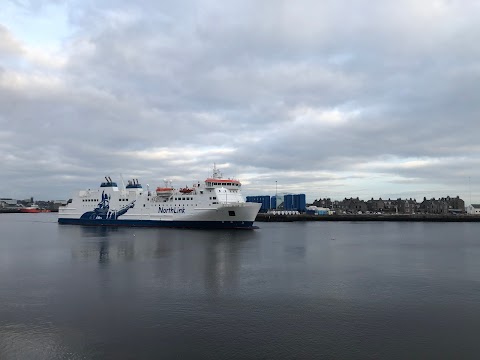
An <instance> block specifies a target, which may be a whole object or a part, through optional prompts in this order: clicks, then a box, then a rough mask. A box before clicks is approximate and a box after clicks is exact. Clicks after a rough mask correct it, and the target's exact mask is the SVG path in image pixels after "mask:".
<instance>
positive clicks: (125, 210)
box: [58, 166, 261, 229]
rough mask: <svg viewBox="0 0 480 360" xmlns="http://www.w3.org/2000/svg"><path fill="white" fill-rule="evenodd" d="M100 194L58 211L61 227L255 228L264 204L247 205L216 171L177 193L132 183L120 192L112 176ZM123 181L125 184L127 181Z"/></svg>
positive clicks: (236, 184)
mask: <svg viewBox="0 0 480 360" xmlns="http://www.w3.org/2000/svg"><path fill="white" fill-rule="evenodd" d="M105 180H106V181H105V182H102V183H101V184H100V187H99V188H97V189H88V190H81V191H78V192H76V193H75V194H74V195H73V197H72V200H71V201H70V202H69V203H68V204H67V205H65V206H61V207H60V208H59V211H58V212H59V214H58V222H59V223H60V224H80V225H99V226H146V227H173V228H220V229H228V228H242V229H254V228H256V227H255V226H254V225H253V223H254V221H255V218H256V216H257V214H258V211H259V210H260V206H261V204H259V203H250V202H245V200H244V198H243V196H242V194H241V183H240V181H239V180H236V179H225V178H223V177H222V174H221V172H220V171H219V170H218V169H217V168H216V167H215V166H214V168H213V173H212V176H211V177H209V178H207V179H206V180H205V181H204V182H203V183H200V182H197V183H195V184H193V185H192V186H191V187H188V186H185V187H183V188H178V189H175V188H173V187H172V186H171V181H170V182H169V181H166V180H165V184H164V186H162V187H157V188H156V190H155V191H151V190H150V188H149V186H148V185H147V189H144V188H143V186H142V185H141V184H140V183H139V182H138V179H132V180H129V181H128V184H127V185H126V186H125V185H123V186H122V187H121V188H120V187H119V186H118V185H117V183H116V182H114V181H112V179H111V178H110V177H108V176H107V177H105ZM122 182H123V181H122Z"/></svg>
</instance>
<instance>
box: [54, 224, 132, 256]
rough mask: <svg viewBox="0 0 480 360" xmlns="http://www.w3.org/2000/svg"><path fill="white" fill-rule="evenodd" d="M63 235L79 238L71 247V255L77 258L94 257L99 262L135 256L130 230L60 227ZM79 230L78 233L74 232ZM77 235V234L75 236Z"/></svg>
mask: <svg viewBox="0 0 480 360" xmlns="http://www.w3.org/2000/svg"><path fill="white" fill-rule="evenodd" d="M60 229H61V231H62V233H64V232H68V234H65V237H69V238H80V240H78V241H76V242H75V244H74V247H73V248H72V256H73V257H74V258H78V259H84V260H87V259H96V260H97V261H98V262H99V263H101V264H107V263H109V262H111V261H118V260H120V261H129V260H132V259H133V258H134V257H135V245H134V241H133V240H131V237H130V231H129V230H128V229H121V228H115V227H111V228H107V227H90V226H81V227H70V226H69V227H68V228H67V227H61V228H60ZM76 232H79V234H74V233H76ZM75 235H77V236H75Z"/></svg>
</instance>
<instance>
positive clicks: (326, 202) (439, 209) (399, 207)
mask: <svg viewBox="0 0 480 360" xmlns="http://www.w3.org/2000/svg"><path fill="white" fill-rule="evenodd" d="M312 205H313V206H317V207H320V208H328V209H332V210H335V211H336V212H337V213H340V214H348V213H350V214H358V213H367V212H369V213H393V214H448V213H464V212H465V202H464V201H463V200H462V199H460V197H459V196H457V197H450V196H447V197H443V198H439V199H435V198H432V199H427V198H425V197H424V198H423V201H422V202H417V200H416V199H412V198H410V199H400V198H398V199H396V200H392V199H388V200H383V199H382V198H379V199H376V200H375V199H373V198H372V199H370V200H367V201H364V200H360V199H359V198H358V197H357V198H345V199H344V200H341V201H338V200H335V201H332V200H331V199H329V198H326V199H319V200H315V201H314V202H313V203H312Z"/></svg>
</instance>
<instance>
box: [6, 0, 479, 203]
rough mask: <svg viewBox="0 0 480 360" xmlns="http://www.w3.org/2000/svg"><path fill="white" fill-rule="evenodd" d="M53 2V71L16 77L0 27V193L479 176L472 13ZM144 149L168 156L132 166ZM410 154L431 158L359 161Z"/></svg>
mask: <svg viewBox="0 0 480 360" xmlns="http://www.w3.org/2000/svg"><path fill="white" fill-rule="evenodd" d="M62 4H66V5H67V8H68V10H69V13H68V19H69V21H70V25H71V26H72V32H71V35H70V36H69V37H68V38H65V39H64V43H63V54H62V55H63V56H64V57H65V58H66V64H65V65H64V66H63V67H61V68H59V69H57V70H51V69H49V70H45V69H44V68H40V67H39V68H38V69H35V68H34V67H35V64H30V68H27V69H22V66H21V64H22V63H24V62H25V61H26V60H25V59H26V58H25V56H26V55H25V53H24V52H22V51H21V50H20V49H21V47H20V46H19V45H18V44H20V43H21V39H18V38H15V34H12V33H10V32H9V31H8V29H6V28H0V52H2V54H7V53H8V56H9V60H8V61H5V60H3V58H2V60H1V61H0V68H1V69H3V70H2V71H0V106H1V107H0V108H1V110H0V124H1V126H2V129H3V130H4V131H6V132H8V137H7V140H5V141H3V139H4V138H2V145H0V159H2V161H3V162H4V166H5V168H6V170H5V172H4V173H3V175H2V176H3V177H4V178H3V179H2V182H3V183H4V184H5V185H6V186H5V188H4V189H2V192H3V193H5V191H8V189H9V188H10V187H11V186H13V184H15V186H16V187H18V188H19V190H18V191H19V192H21V193H25V195H29V194H28V193H26V192H27V191H31V190H30V189H32V188H33V187H32V183H33V182H32V180H29V179H38V180H39V181H40V182H42V183H44V182H47V179H52V178H62V179H65V180H64V182H63V184H65V185H64V186H63V185H62V188H61V189H60V188H59V189H51V188H48V187H47V186H45V187H41V186H39V181H35V183H36V186H37V188H38V189H39V190H38V195H39V196H44V197H48V196H50V197H62V196H63V197H66V196H68V192H65V191H67V188H71V187H80V186H92V185H91V184H92V182H93V183H95V181H96V179H97V177H98V176H99V175H100V176H103V175H104V174H105V173H107V174H109V173H110V174H119V173H123V174H124V175H125V176H138V177H139V176H140V175H141V177H142V178H144V179H145V181H144V182H149V183H152V184H153V183H155V181H157V182H158V178H159V177H160V178H163V177H175V176H176V177H177V178H181V177H183V178H186V179H190V180H196V179H198V178H200V179H201V178H202V177H204V176H206V174H207V169H208V168H209V167H210V166H211V165H212V163H213V162H216V163H219V164H225V170H227V171H233V172H234V173H236V174H240V175H241V174H247V175H252V174H253V179H252V184H251V186H252V187H251V191H252V192H256V193H258V192H260V191H261V189H262V186H265V188H266V189H268V188H271V186H272V180H273V179H278V180H282V182H283V183H284V184H285V186H286V187H287V188H288V189H289V190H291V191H295V189H296V190H297V191H306V192H307V193H309V194H311V196H313V195H316V194H320V193H329V192H328V187H330V188H332V189H335V190H332V192H331V193H332V194H334V195H338V196H343V195H345V196H348V194H349V192H350V193H351V192H354V191H359V192H360V193H361V194H365V195H366V196H367V197H369V195H370V194H371V195H372V196H374V195H379V194H380V193H379V191H380V190H378V191H377V186H375V184H374V183H372V184H370V185H368V186H367V187H365V186H366V185H365V184H364V183H362V181H367V180H368V179H370V178H373V179H377V178H376V175H378V176H379V178H380V180H372V181H382V182H383V183H385V184H390V186H391V189H392V190H391V191H390V194H395V193H408V192H409V191H410V192H411V193H413V192H414V191H415V190H414V187H415V183H412V179H415V181H418V182H419V184H420V185H421V184H428V183H434V184H436V185H435V186H436V188H438V189H443V188H448V187H451V188H455V184H456V183H458V182H460V181H461V179H462V177H464V176H466V174H470V176H472V177H475V176H476V177H477V178H478V176H479V175H480V174H479V172H478V171H477V170H475V169H476V168H478V167H477V166H476V164H477V162H478V161H479V157H478V156H477V155H476V152H475V149H476V148H475V147H474V146H476V142H477V139H476V137H477V135H478V133H479V131H480V128H479V126H480V125H479V122H478V121H477V117H478V113H479V105H478V104H479V103H480V102H479V101H478V98H477V97H478V95H477V94H479V93H480V91H479V90H480V88H479V85H478V84H480V82H479V81H478V77H479V74H480V70H479V67H478V56H479V53H478V52H479V51H480V50H478V47H477V46H476V39H477V38H478V35H479V33H480V27H479V26H480V25H478V24H477V21H476V19H475V16H474V14H475V11H476V10H478V5H477V4H476V3H475V2H461V3H460V2H455V1H450V2H441V1H437V2H422V3H419V2H415V1H409V2H406V3H405V4H403V6H399V5H398V3H397V2H393V1H375V2H373V3H372V2H368V3H365V2H362V1H354V2H351V1H348V2H346V1H326V2H321V3H319V2H318V1H301V2H287V1H285V2H278V1H264V2H261V3H258V2H253V1H246V2H234V3H231V2H230V3H228V4H227V3H218V2H209V1H205V2H200V3H199V2H193V1H180V2H175V3H169V2H160V3H158V2H153V1H152V2H148V1H147V2H142V3H141V4H132V3H131V2H124V1H113V0H111V1H106V2H102V3H101V4H99V3H98V2H94V1H87V2H83V1H82V2H80V1H77V2H66V3H62ZM27 8H29V5H28V4H27ZM22 9H23V8H22ZM22 11H24V9H23V10H22ZM36 12H38V8H37V7H36V6H34V5H31V14H32V15H31V16H35V13H36ZM460 18H461V19H462V20H460ZM32 67H33V69H32ZM18 76H20V77H23V79H24V80H22V81H23V83H20V85H19V83H18V82H15V81H13V80H14V79H17V80H18V78H17V77H18ZM22 84H23V85H22ZM335 111H336V112H338V113H339V117H340V118H341V117H344V118H342V119H340V120H338V121H336V120H335V119H333V120H332V119H331V118H330V117H331V116H332V115H331V114H332V112H335ZM305 114H306V115H305ZM352 114H353V115H352ZM0 136H1V134H0ZM26 142H28V144H29V146H30V147H31V148H29V147H26V146H25V143H26ZM158 149H171V150H172V152H171V153H169V154H168V155H166V156H165V157H158V158H155V157H149V156H147V154H153V153H155V151H158ZM205 149H206V150H205ZM216 149H218V150H225V149H226V150H228V151H216ZM203 150H205V151H203ZM202 151H203V152H202ZM132 154H137V155H135V156H134V155H132ZM138 154H140V155H138ZM422 158H428V159H437V160H438V162H437V163H434V165H432V166H427V165H425V166H422V167H417V168H410V169H407V168H401V167H400V168H395V167H389V168H387V169H386V168H375V166H374V165H371V166H367V165H368V164H374V163H375V162H388V161H393V160H392V159H422ZM459 158H465V159H468V160H466V161H459V162H458V161H456V160H455V159H459ZM359 164H361V165H362V164H363V165H365V167H364V168H363V169H359V168H358V165H359ZM227 171H226V172H227ZM255 174H256V175H255ZM383 177H387V178H388V179H389V180H382V179H383ZM18 178H21V179H22V180H21V181H16V180H17V179H18ZM308 179H316V180H314V182H313V184H315V186H316V187H317V190H316V189H312V188H311V187H308V188H307V189H304V187H306V186H305V184H307V182H308ZM355 182H356V183H355ZM287 184H288V186H287ZM296 184H299V185H298V186H296ZM352 184H353V185H352ZM355 184H358V185H355ZM77 185H78V186H77ZM182 185H184V184H182ZM420 185H419V186H420ZM385 186H387V185H385ZM405 186H410V188H409V189H407V190H405V191H404V189H405V188H404V187H405ZM342 187H343V188H342ZM22 189H23V190H22ZM318 189H322V191H318ZM362 189H363V190H362ZM396 189H397V190H396ZM22 191H23V192H22ZM36 191H37V190H36ZM381 191H383V190H381ZM59 193H61V195H60V194H59ZM385 193H386V192H384V194H385ZM4 195H5V196H8V194H4ZM351 195H356V194H355V193H351Z"/></svg>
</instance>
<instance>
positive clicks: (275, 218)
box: [255, 214, 480, 222]
mask: <svg viewBox="0 0 480 360" xmlns="http://www.w3.org/2000/svg"><path fill="white" fill-rule="evenodd" d="M255 221H258V222H293V221H425V222H480V215H466V214H464V215H463V214H462V215H436V214H415V215H404V214H398V215H397V214H391V215H390V214H389V215H369V214H358V215H357V214H356V215H310V214H297V215H278V214H277V215H272V214H258V215H257V218H256V219H255Z"/></svg>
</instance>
